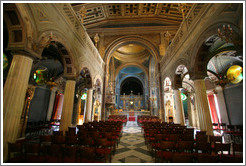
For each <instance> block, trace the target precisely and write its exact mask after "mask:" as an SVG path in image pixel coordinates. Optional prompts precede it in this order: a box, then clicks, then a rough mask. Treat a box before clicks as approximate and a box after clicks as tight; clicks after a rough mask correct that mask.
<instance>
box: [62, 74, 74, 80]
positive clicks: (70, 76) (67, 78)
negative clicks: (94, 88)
mask: <svg viewBox="0 0 246 166" xmlns="http://www.w3.org/2000/svg"><path fill="white" fill-rule="evenodd" d="M63 78H64V79H66V81H67V80H71V81H76V76H75V75H63Z"/></svg>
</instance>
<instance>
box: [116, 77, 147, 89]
mask: <svg viewBox="0 0 246 166" xmlns="http://www.w3.org/2000/svg"><path fill="white" fill-rule="evenodd" d="M129 77H135V78H136V79H139V80H140V81H141V83H142V85H143V86H144V85H145V83H144V82H143V80H142V79H141V78H139V77H138V76H136V75H127V76H125V77H123V78H122V79H121V80H120V82H119V86H121V83H122V82H123V81H124V80H125V79H127V78H129Z"/></svg>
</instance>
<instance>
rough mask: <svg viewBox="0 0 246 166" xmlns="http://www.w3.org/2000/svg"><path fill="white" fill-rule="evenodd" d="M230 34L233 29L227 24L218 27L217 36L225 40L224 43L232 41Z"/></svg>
mask: <svg viewBox="0 0 246 166" xmlns="http://www.w3.org/2000/svg"><path fill="white" fill-rule="evenodd" d="M232 35H233V30H232V28H231V27H230V25H229V24H228V25H227V26H225V25H223V28H222V30H221V29H220V28H218V36H219V38H221V40H224V41H226V43H229V42H231V41H232Z"/></svg>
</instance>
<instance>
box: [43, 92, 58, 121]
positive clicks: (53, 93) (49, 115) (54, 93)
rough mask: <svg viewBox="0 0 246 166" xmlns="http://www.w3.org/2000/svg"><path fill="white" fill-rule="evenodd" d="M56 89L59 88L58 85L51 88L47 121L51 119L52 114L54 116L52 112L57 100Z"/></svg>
mask: <svg viewBox="0 0 246 166" xmlns="http://www.w3.org/2000/svg"><path fill="white" fill-rule="evenodd" d="M56 90H57V88H56V87H53V88H52V89H51V93H50V101H49V108H48V112H47V118H46V120H47V121H50V119H51V116H52V112H53V108H54V101H55V98H56Z"/></svg>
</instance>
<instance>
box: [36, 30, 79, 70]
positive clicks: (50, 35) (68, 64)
mask: <svg viewBox="0 0 246 166" xmlns="http://www.w3.org/2000/svg"><path fill="white" fill-rule="evenodd" d="M47 41H49V42H52V41H54V43H56V45H57V46H58V47H59V48H60V51H59V52H60V54H61V56H62V57H63V58H62V60H63V67H64V74H73V75H74V74H75V73H76V68H75V64H74V63H75V61H74V57H73V55H74V54H73V53H72V49H71V48H72V47H71V45H69V43H68V42H66V40H65V39H64V37H63V35H62V33H61V32H59V31H57V30H45V31H42V32H41V35H40V36H39V38H38V45H39V47H40V48H37V49H38V50H37V51H38V52H40V53H41V52H42V51H43V48H45V47H46V46H47V45H48V44H49V42H47Z"/></svg>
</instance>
